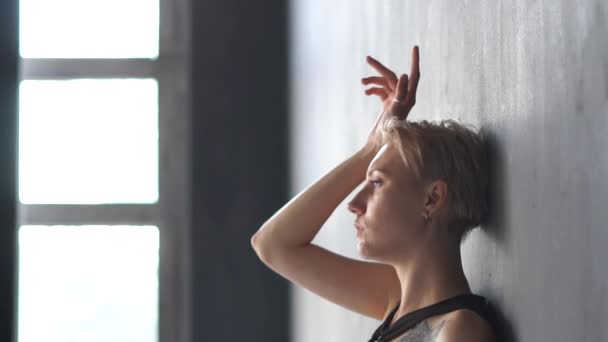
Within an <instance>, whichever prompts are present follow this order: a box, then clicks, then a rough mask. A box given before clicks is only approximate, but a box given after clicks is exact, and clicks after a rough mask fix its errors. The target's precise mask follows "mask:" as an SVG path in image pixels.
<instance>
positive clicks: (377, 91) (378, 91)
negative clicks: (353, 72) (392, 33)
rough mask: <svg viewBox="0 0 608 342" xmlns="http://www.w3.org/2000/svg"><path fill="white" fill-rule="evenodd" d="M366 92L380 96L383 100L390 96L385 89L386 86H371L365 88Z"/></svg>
mask: <svg viewBox="0 0 608 342" xmlns="http://www.w3.org/2000/svg"><path fill="white" fill-rule="evenodd" d="M365 94H366V95H377V96H380V98H381V99H382V101H384V100H386V99H387V98H388V93H387V92H386V90H384V88H369V89H366V90H365Z"/></svg>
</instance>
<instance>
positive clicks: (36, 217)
mask: <svg viewBox="0 0 608 342" xmlns="http://www.w3.org/2000/svg"><path fill="white" fill-rule="evenodd" d="M159 6H160V8H159V15H160V17H159V53H158V58H156V59H143V58H134V59H90V58H83V59H39V58H35V59H34V58H22V57H19V62H20V63H19V82H21V81H23V80H50V79H53V80H65V79H74V78H99V79H103V78H153V79H156V80H157V82H158V129H159V145H158V146H159V151H158V152H159V156H158V160H159V163H158V167H159V169H158V175H159V176H158V177H159V179H158V182H159V184H158V187H159V188H158V191H159V199H158V202H157V203H152V204H83V205H78V204H74V205H72V204H70V205H65V204H23V203H20V202H18V204H17V212H18V217H17V218H18V220H17V222H18V227H19V226H23V225H154V226H157V227H158V229H159V274H158V276H159V278H158V285H159V292H158V300H159V302H158V308H159V312H158V342H170V341H176V342H186V341H188V342H189V341H190V340H191V334H192V323H191V320H192V318H191V311H192V310H191V305H192V304H191V302H192V300H191V297H192V291H191V283H192V280H191V246H190V230H191V199H190V191H191V189H192V184H191V183H192V177H191V150H192V147H191V136H192V133H191V131H190V129H191V128H190V127H191V125H190V123H191V117H190V112H191V104H190V99H191V94H190V2H189V1H187V0H159ZM17 184H18V182H17ZM18 290H19V289H18V288H17V291H18Z"/></svg>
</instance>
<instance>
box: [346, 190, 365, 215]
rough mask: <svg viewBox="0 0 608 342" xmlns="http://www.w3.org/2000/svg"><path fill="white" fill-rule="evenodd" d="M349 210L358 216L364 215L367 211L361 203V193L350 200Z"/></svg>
mask: <svg viewBox="0 0 608 342" xmlns="http://www.w3.org/2000/svg"><path fill="white" fill-rule="evenodd" d="M348 210H350V212H351V213H353V214H355V215H357V216H359V215H363V214H364V213H365V206H363V205H362V204H361V199H360V196H359V195H357V196H355V198H353V200H352V201H350V202H348Z"/></svg>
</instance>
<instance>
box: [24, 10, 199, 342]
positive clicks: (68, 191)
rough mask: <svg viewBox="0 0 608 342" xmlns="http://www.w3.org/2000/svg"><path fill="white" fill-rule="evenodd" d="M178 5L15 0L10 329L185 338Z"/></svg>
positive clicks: (183, 101) (183, 16) (184, 39)
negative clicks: (15, 210)
mask: <svg viewBox="0 0 608 342" xmlns="http://www.w3.org/2000/svg"><path fill="white" fill-rule="evenodd" d="M187 19H188V8H187V2H186V1H185V0H160V1H159V0H104V1H101V0H54V1H47V0H20V54H21V65H20V74H21V83H20V86H19V154H18V157H19V162H18V165H19V170H18V175H19V176H18V179H19V187H18V189H19V191H18V193H19V200H20V205H19V224H20V228H19V256H18V260H19V266H18V267H19V285H18V341H19V342H30V341H40V340H41V339H44V340H45V341H71V340H74V341H118V340H124V341H150V342H156V341H159V342H166V341H188V340H189V334H190V316H189V312H190V309H189V303H190V297H189V295H190V289H189V278H188V277H189V270H188V265H189V263H188V260H189V257H190V256H189V245H188V243H189V240H188V236H189V234H188V230H189V215H190V209H189V199H188V193H189V191H190V184H189V181H190V176H189V170H190V167H189V153H190V146H189V131H188V129H189V106H188V103H189V88H188V72H189V63H188V62H189V61H188V56H189V51H188V42H189V36H188V35H189V31H188V20H187ZM176 265H177V266H176ZM161 308H162V309H161Z"/></svg>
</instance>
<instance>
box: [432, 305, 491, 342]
mask: <svg viewBox="0 0 608 342" xmlns="http://www.w3.org/2000/svg"><path fill="white" fill-rule="evenodd" d="M428 324H429V326H430V327H431V329H432V330H435V331H437V333H438V335H437V341H438V342H440V341H464V340H466V341H484V342H490V341H496V336H495V334H494V330H493V328H492V326H491V325H490V323H489V322H488V321H487V320H486V319H485V318H483V317H481V316H480V315H479V314H478V313H477V312H475V311H473V310H470V309H459V310H455V311H452V312H448V313H445V314H442V315H438V316H435V317H430V318H428ZM439 329H441V330H439Z"/></svg>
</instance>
